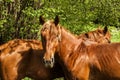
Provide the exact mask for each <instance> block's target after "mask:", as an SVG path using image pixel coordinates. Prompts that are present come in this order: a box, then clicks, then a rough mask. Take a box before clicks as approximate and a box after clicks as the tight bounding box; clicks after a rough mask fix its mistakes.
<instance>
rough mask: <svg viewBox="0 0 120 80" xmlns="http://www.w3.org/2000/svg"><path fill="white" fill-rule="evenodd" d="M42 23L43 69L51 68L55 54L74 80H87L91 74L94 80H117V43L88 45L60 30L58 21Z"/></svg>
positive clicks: (119, 48)
mask: <svg viewBox="0 0 120 80" xmlns="http://www.w3.org/2000/svg"><path fill="white" fill-rule="evenodd" d="M41 20H42V18H41ZM42 22H44V23H43V27H42V29H41V35H42V36H44V40H45V42H46V52H45V54H44V61H45V64H46V65H47V66H51V67H53V65H54V62H55V61H54V55H55V53H56V54H57V55H58V56H59V58H60V61H61V64H62V63H63V65H64V67H65V68H66V69H67V72H68V74H71V75H72V76H73V77H75V78H76V79H77V80H88V79H91V78H90V77H91V74H94V73H96V74H97V75H96V76H95V78H96V79H95V80H120V43H111V44H93V43H89V44H88V43H86V41H84V40H82V39H77V38H76V37H75V36H74V35H73V34H71V33H70V32H68V31H66V30H65V29H64V28H63V27H61V26H60V25H59V24H58V23H59V19H58V17H56V18H55V20H54V21H51V20H49V21H47V22H45V21H42ZM92 76H94V75H92ZM71 78H72V77H71Z"/></svg>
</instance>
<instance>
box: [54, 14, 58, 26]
mask: <svg viewBox="0 0 120 80" xmlns="http://www.w3.org/2000/svg"><path fill="white" fill-rule="evenodd" d="M54 23H55V25H56V26H57V25H58V23H59V17H58V15H57V16H56V17H55V19H54Z"/></svg>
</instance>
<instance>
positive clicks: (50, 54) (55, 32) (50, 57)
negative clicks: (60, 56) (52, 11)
mask: <svg viewBox="0 0 120 80" xmlns="http://www.w3.org/2000/svg"><path fill="white" fill-rule="evenodd" d="M40 22H41V24H42V25H43V26H42V29H41V36H42V37H41V38H42V43H43V46H44V47H43V48H45V50H46V52H45V54H44V62H45V65H46V66H50V67H53V65H54V54H55V52H56V50H57V48H58V45H59V41H60V26H59V24H58V23H59V18H58V16H56V17H55V19H54V20H48V21H46V22H45V20H44V19H43V18H42V17H40Z"/></svg>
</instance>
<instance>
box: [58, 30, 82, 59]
mask: <svg viewBox="0 0 120 80" xmlns="http://www.w3.org/2000/svg"><path fill="white" fill-rule="evenodd" d="M79 43H80V40H79V39H77V38H76V37H75V36H74V35H73V34H71V33H70V32H68V31H66V30H65V29H64V28H62V29H61V41H60V43H59V56H60V58H62V60H63V61H67V60H66V59H68V56H69V55H70V54H71V53H72V52H73V50H75V48H76V47H77V45H78V44H79Z"/></svg>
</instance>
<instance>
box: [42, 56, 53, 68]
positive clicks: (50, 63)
mask: <svg viewBox="0 0 120 80" xmlns="http://www.w3.org/2000/svg"><path fill="white" fill-rule="evenodd" d="M54 62H55V61H54V57H53V58H50V60H46V59H44V64H45V66H46V67H50V68H53V66H54Z"/></svg>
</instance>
